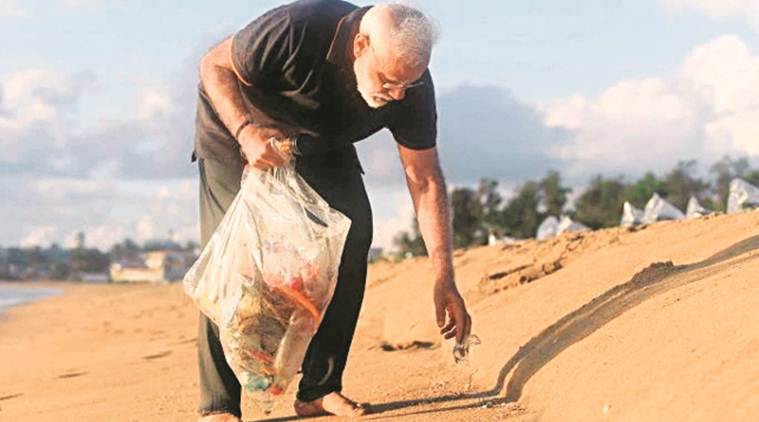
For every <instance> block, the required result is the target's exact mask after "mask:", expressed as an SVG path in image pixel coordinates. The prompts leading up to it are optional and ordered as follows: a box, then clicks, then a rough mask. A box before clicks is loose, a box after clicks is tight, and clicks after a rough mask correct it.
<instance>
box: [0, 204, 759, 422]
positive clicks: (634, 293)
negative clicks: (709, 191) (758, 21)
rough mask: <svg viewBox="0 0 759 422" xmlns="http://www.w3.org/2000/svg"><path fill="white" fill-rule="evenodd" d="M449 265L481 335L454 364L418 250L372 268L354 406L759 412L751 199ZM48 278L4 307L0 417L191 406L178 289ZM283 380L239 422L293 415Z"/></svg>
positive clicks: (179, 412) (484, 415)
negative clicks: (746, 207)
mask: <svg viewBox="0 0 759 422" xmlns="http://www.w3.org/2000/svg"><path fill="white" fill-rule="evenodd" d="M455 265H456V269H457V279H458V283H459V286H460V289H461V290H462V292H463V293H464V294H465V297H466V298H467V300H468V303H469V306H470V312H471V313H472V316H473V319H474V332H476V334H477V335H478V336H479V337H480V339H481V340H482V345H480V346H478V347H476V348H474V349H473V351H472V355H471V359H470V362H469V363H468V364H466V365H455V364H454V363H453V359H452V356H451V348H452V344H451V342H450V341H441V339H440V338H439V336H438V335H437V334H436V327H435V324H434V310H433V306H432V293H431V280H430V279H429V278H428V275H429V274H430V272H429V267H428V264H427V262H426V261H425V260H424V259H412V260H407V261H404V262H401V263H387V262H381V263H377V264H374V265H372V266H371V267H370V270H369V271H370V274H369V281H368V283H369V285H368V290H367V294H366V299H365V302H364V307H363V311H362V315H361V319H360V321H359V327H358V331H357V335H356V339H355V342H354V346H353V349H352V354H351V358H350V361H349V364H348V368H347V371H346V382H345V393H346V394H347V395H349V396H351V397H353V398H355V399H358V400H361V401H371V402H372V403H374V407H373V409H374V410H375V413H374V414H373V415H370V416H367V417H366V419H383V420H396V419H401V420H409V421H416V420H419V421H432V420H434V421H458V420H467V421H468V420H475V421H490V420H513V421H558V420H562V421H565V420H566V421H594V420H614V421H641V420H667V421H670V420H671V421H678V420H689V421H714V420H720V421H745V420H757V417H759V311H757V310H758V309H759V211H754V212H749V213H744V214H738V215H718V216H713V217H708V218H702V219H697V220H689V221H679V222H661V223H657V224H654V225H651V226H647V227H645V228H643V229H640V230H636V231H627V230H624V229H608V230H602V231H596V232H591V233H584V234H565V235H563V236H562V237H560V238H558V239H553V240H548V241H544V242H536V241H528V242H524V243H521V244H518V245H512V246H488V247H479V248H471V249H468V250H460V251H457V252H456V257H455ZM54 285H55V286H58V287H62V288H63V289H64V290H65V293H64V294H63V295H62V296H59V297H53V298H48V299H45V300H43V301H40V302H36V303H32V304H27V305H23V306H19V307H15V308H11V309H10V310H8V311H7V312H5V313H4V314H3V316H2V317H1V319H0V380H2V382H0V420H1V421H27V420H31V421H103V420H107V421H192V420H194V419H195V418H196V414H195V406H196V402H197V370H196V358H195V353H196V352H195V347H196V345H195V339H196V333H195V331H196V323H197V311H196V310H195V308H194V306H193V304H192V303H191V302H190V301H189V300H188V298H187V297H185V295H184V293H183V291H182V290H181V286H180V285H177V284H174V285H81V284H59V283H55V284H54ZM394 349H396V350H394ZM294 386H295V385H293V386H291V388H290V390H289V391H288V393H287V400H286V401H285V402H284V403H283V404H282V405H280V406H279V407H278V408H277V409H276V410H275V412H274V413H273V414H271V415H269V416H264V415H262V414H261V413H259V412H258V411H257V410H256V409H255V408H253V407H252V406H251V405H250V404H249V403H247V402H246V403H245V406H244V409H245V418H246V420H292V419H294V418H293V416H292V415H293V413H292V410H291V407H290V401H291V400H292V397H293V395H294V391H293V390H294V388H293V387H294ZM319 420H330V419H329V418H320V419H319Z"/></svg>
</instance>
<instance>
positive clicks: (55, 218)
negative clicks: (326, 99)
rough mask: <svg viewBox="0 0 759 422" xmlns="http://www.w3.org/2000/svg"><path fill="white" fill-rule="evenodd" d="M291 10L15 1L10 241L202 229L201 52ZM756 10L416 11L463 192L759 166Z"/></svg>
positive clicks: (385, 151) (10, 44)
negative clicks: (427, 20)
mask: <svg viewBox="0 0 759 422" xmlns="http://www.w3.org/2000/svg"><path fill="white" fill-rule="evenodd" d="M279 3H280V2H275V1H256V2H250V1H228V2H224V7H220V6H219V5H218V2H194V1H183V2H178V1H151V2H148V1H126V0H114V1H105V0H101V1H98V0H48V1H9V0H0V51H2V60H0V147H2V148H3V149H4V150H5V151H6V153H5V154H4V157H3V158H0V164H2V167H3V168H2V170H0V190H2V191H0V193H1V194H3V196H4V197H6V198H10V200H9V201H4V204H3V205H2V208H0V218H2V219H3V221H6V222H11V223H10V224H9V223H6V224H4V225H3V226H2V228H0V245H10V244H24V245H31V244H35V243H39V244H48V243H50V242H52V241H56V242H61V243H66V242H70V241H71V239H72V238H73V233H75V232H76V231H77V230H85V231H87V232H88V239H90V241H91V243H92V244H94V245H97V246H101V247H107V246H108V244H109V243H112V242H113V241H118V240H119V238H120V237H124V236H129V237H133V238H136V239H138V240H143V241H144V240H147V239H148V238H151V237H162V236H165V234H166V233H167V232H168V230H169V229H171V230H173V232H174V233H175V235H176V236H178V237H179V238H180V239H189V238H193V237H197V211H196V208H197V204H196V198H195V196H196V183H197V182H196V178H195V168H194V167H193V166H191V165H190V164H189V163H188V162H187V160H186V158H187V156H189V152H190V150H191V136H192V111H193V109H194V94H195V91H194V89H195V84H196V83H197V77H196V66H197V60H198V58H199V57H200V56H201V55H202V53H203V51H205V50H206V49H207V48H208V47H210V46H211V45H212V44H213V43H214V42H215V41H218V40H220V39H221V38H223V37H224V36H225V35H227V34H230V33H231V32H233V31H235V30H236V29H238V28H240V27H241V26H243V25H244V24H245V23H247V22H248V21H249V20H250V19H252V18H254V17H255V16H257V15H258V14H260V13H262V12H263V11H265V10H266V9H267V8H269V7H272V6H274V5H277V4H279ZM357 3H358V4H361V5H365V4H370V2H363V1H362V2H357ZM756 3H757V2H755V1H753V0H735V1H731V2H721V1H719V0H713V1H710V0H637V1H632V0H624V1H614V2H610V1H602V0H588V1H583V2H567V1H560V0H554V1H549V0H539V1H533V2H494V1H469V2H460V1H441V0H437V1H418V2H416V4H417V5H419V6H420V7H421V8H422V9H424V10H425V11H427V12H428V13H430V14H431V15H432V16H433V17H434V18H435V20H436V21H437V22H438V23H439V25H440V27H441V31H442V37H441V39H440V43H439V44H438V46H437V47H436V50H435V52H434V56H433V62H432V65H431V68H432V71H433V75H434V77H435V80H436V86H437V88H438V107H439V111H440V131H441V133H440V139H439V144H440V149H441V154H442V160H443V167H444V171H445V172H446V175H447V176H448V180H449V183H450V184H451V185H465V184H472V183H474V182H476V180H477V179H478V178H480V177H483V176H487V177H494V178H497V179H498V180H499V181H500V182H501V183H502V185H503V186H504V187H505V188H507V189H508V188H513V187H514V186H516V185H518V184H519V183H520V182H522V181H524V180H526V179H528V178H531V177H539V176H540V175H541V174H543V173H544V172H545V171H546V170H547V169H549V168H556V169H558V170H561V171H562V172H563V173H565V174H566V177H567V178H568V180H569V181H570V183H572V184H573V185H576V186H581V185H582V184H583V183H584V182H586V181H587V178H588V176H589V175H590V174H593V173H596V172H603V173H611V174H620V173H624V174H628V175H631V176H634V175H635V174H639V173H641V172H643V171H646V170H654V171H663V170H666V169H668V168H670V167H671V166H672V165H674V164H675V163H676V162H677V160H679V159H683V158H698V159H699V160H700V161H701V162H702V164H710V163H711V162H713V161H716V160H717V159H719V158H720V157H721V156H722V155H724V154H728V153H729V154H733V155H744V156H749V157H750V158H752V159H757V158H759V145H757V142H758V141H754V139H759V127H756V126H754V125H755V124H754V123H752V122H753V121H756V120H758V119H755V117H757V116H759V114H757V113H759V111H757V110H759V106H758V105H757V104H756V103H755V102H754V100H753V98H754V97H758V98H759V79H757V78H756V77H751V76H750V75H751V74H754V73H756V72H753V70H759V64H758V63H759V12H757V11H758V10H759V7H757V4H756ZM754 94H757V95H754ZM757 101H759V100H757ZM754 134H756V135H757V137H754V136H753V135H754ZM657 148H661V149H660V150H657ZM359 149H360V153H361V156H362V160H363V162H364V164H365V167H367V168H368V169H369V174H367V186H368V188H369V193H370V197H372V199H373V202H374V204H375V225H376V227H377V229H378V230H375V232H376V233H378V235H377V236H375V244H376V245H378V246H389V239H390V238H391V237H392V236H391V235H392V234H393V233H394V232H395V231H396V230H397V229H399V228H403V227H405V226H407V225H408V222H409V221H410V219H411V217H412V215H411V206H410V201H409V200H408V194H407V193H405V190H404V189H405V187H404V184H403V179H402V176H401V173H400V167H399V166H398V164H397V158H395V156H396V154H395V152H394V147H393V143H392V139H390V138H389V136H388V135H387V134H386V133H382V134H379V135H377V136H374V137H372V138H371V139H370V140H367V141H364V142H361V143H360V144H359ZM387 204H393V205H392V206H389V205H387ZM30 210H31V211H30Z"/></svg>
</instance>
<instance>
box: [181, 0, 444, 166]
mask: <svg viewBox="0 0 759 422" xmlns="http://www.w3.org/2000/svg"><path fill="white" fill-rule="evenodd" d="M368 9H369V8H368V7H365V8H358V7H357V6H355V5H352V4H350V3H347V2H343V1H337V0H301V1H296V2H294V3H291V4H288V5H284V6H281V7H278V8H275V9H273V10H270V11H269V12H266V13H265V14H264V15H262V16H260V17H259V18H257V19H255V20H254V21H252V22H251V23H249V24H248V25H247V26H246V27H245V28H243V29H242V30H240V31H239V32H237V33H236V34H235V35H234V38H233V41H232V52H231V54H232V57H231V58H232V63H233V65H234V68H235V71H236V72H237V74H238V78H240V79H242V81H238V86H239V89H240V92H241V94H242V98H243V101H244V102H245V105H246V108H247V113H248V116H249V118H250V119H251V120H252V121H254V122H256V123H258V124H261V125H265V126H273V127H276V128H278V129H280V130H282V131H284V132H285V133H287V134H288V135H289V136H291V137H293V138H294V139H297V143H298V144H297V147H298V149H299V150H300V151H301V153H302V154H303V155H304V156H317V155H341V154H345V153H346V151H347V152H349V153H350V155H352V156H353V157H354V158H355V148H354V147H353V143H354V142H357V141H360V140H362V139H365V138H366V137H368V136H369V135H371V134H373V133H375V132H377V131H379V130H380V129H382V128H388V129H390V131H391V132H392V134H393V136H394V138H395V140H396V142H398V143H399V144H401V145H403V146H405V147H408V148H412V149H427V148H431V147H433V146H435V139H436V135H437V125H436V123H437V114H436V110H435V92H434V87H433V84H432V79H431V76H430V73H429V71H426V72H425V73H424V75H423V76H422V80H423V81H424V84H423V85H421V86H418V87H414V88H410V89H408V90H407V91H406V97H405V98H404V99H403V100H402V101H393V102H391V103H389V104H387V105H385V106H383V107H381V108H379V109H372V108H371V107H369V106H368V105H367V104H366V102H365V101H364V100H363V98H361V95H360V94H359V92H358V90H357V89H356V79H355V74H354V73H353V67H352V61H351V56H350V54H351V51H352V40H353V38H354V37H355V35H356V33H357V32H358V28H359V23H360V21H361V17H362V16H363V15H364V14H365V13H366V11H367V10H368ZM199 93H200V95H199V99H198V106H197V115H196V128H195V130H196V132H195V150H194V154H193V156H195V155H196V156H197V157H200V158H204V159H214V160H218V161H222V162H228V161H229V160H240V152H239V148H240V147H239V144H238V143H237V141H236V140H235V139H234V137H233V135H232V134H230V132H229V131H228V130H227V128H226V127H225V126H224V124H223V123H222V122H221V120H220V119H219V117H218V115H217V113H216V111H215V110H214V108H213V105H212V103H211V101H210V99H209V97H208V95H207V93H206V91H205V89H204V88H203V85H202V82H201V84H200V86H199ZM193 158H194V157H193Z"/></svg>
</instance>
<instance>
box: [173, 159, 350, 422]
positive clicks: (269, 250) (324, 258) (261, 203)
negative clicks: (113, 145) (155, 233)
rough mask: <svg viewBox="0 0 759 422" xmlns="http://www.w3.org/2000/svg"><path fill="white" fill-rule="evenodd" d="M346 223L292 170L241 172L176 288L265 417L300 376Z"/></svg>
mask: <svg viewBox="0 0 759 422" xmlns="http://www.w3.org/2000/svg"><path fill="white" fill-rule="evenodd" d="M349 228H350V219H348V218H347V217H346V216H345V215H343V214H342V213H340V212H339V211H337V210H334V209H332V208H330V206H329V204H327V202H326V201H324V199H322V198H321V197H320V196H319V194H317V193H316V192H315V191H314V190H313V189H312V188H311V187H310V186H308V184H307V183H306V182H305V180H303V179H302V178H301V177H300V175H298V174H297V173H296V171H295V168H294V165H293V164H292V163H289V164H287V165H285V166H283V167H277V168H273V169H270V170H268V171H265V172H259V171H257V170H255V169H252V168H246V170H245V171H244V173H243V177H242V181H241V188H240V192H239V193H238V194H237V196H236V197H235V199H234V201H233V202H232V204H231V205H230V207H229V209H228V210H227V213H226V214H225V216H224V218H223V219H222V221H221V223H220V224H219V226H218V228H217V229H216V231H215V232H214V234H213V235H212V236H211V239H210V240H209V242H208V244H207V245H206V247H205V248H204V249H203V251H202V252H201V254H200V257H199V258H198V260H197V261H196V262H195V263H194V264H193V266H192V267H191V268H190V270H189V271H188V272H187V274H186V275H185V278H184V281H183V285H184V289H185V291H186V292H187V294H188V295H189V296H190V297H192V299H193V300H194V301H195V303H196V304H197V305H198V307H199V308H200V310H201V311H202V312H203V313H204V314H205V315H206V316H208V318H210V319H211V320H212V321H213V322H214V323H216V324H217V325H218V326H219V336H220V339H221V343H222V347H223V349H224V355H225V357H226V360H227V363H228V364H229V366H230V367H231V368H232V370H233V371H234V373H235V375H236V376H237V379H238V380H239V381H240V384H241V385H242V386H243V388H245V389H247V390H248V392H249V393H250V396H251V397H252V399H253V400H254V401H255V402H256V403H257V405H258V406H259V407H260V408H261V409H262V410H263V411H265V412H269V411H271V409H272V408H273V407H274V405H275V404H277V402H278V400H279V398H280V397H281V396H282V394H283V393H284V392H285V390H286V389H287V386H288V385H289V383H290V381H291V380H292V378H293V377H294V376H295V374H296V373H297V372H298V369H299V368H300V365H301V363H302V361H303V357H304V355H305V353H306V349H307V348H308V344H309V343H310V341H311V338H312V337H313V335H314V333H315V332H316V329H317V328H318V327H319V323H320V322H321V319H322V317H323V315H324V311H325V310H326V308H327V305H328V304H329V302H330V300H331V299H332V294H333V292H334V289H335V285H336V283H337V272H338V268H339V266H340V257H341V255H342V251H343V247H344V245H345V239H346V236H347V235H348V229H349Z"/></svg>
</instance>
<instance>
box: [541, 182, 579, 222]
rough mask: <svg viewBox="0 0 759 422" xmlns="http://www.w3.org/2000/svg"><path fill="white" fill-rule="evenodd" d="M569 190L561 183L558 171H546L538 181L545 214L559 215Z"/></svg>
mask: <svg viewBox="0 0 759 422" xmlns="http://www.w3.org/2000/svg"><path fill="white" fill-rule="evenodd" d="M571 191H572V189H569V188H567V187H565V186H562V185H561V175H560V174H559V172H557V171H550V172H548V174H547V175H546V176H545V177H544V178H543V180H541V181H540V192H541V199H542V203H543V205H544V206H545V209H546V212H545V214H546V215H553V216H556V217H558V216H560V215H561V214H562V213H563V210H564V205H565V204H566V203H567V193H569V192H571Z"/></svg>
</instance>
